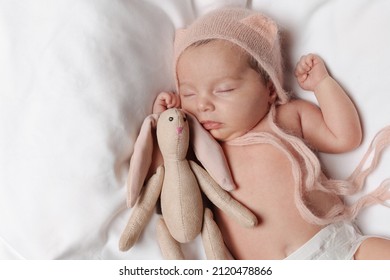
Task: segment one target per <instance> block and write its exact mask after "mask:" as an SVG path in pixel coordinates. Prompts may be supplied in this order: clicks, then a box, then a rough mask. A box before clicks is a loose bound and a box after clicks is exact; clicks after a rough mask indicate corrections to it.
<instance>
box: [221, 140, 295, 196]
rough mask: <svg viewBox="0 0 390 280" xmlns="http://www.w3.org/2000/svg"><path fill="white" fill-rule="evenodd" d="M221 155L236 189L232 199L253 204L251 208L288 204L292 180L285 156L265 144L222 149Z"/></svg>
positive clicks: (292, 185)
mask: <svg viewBox="0 0 390 280" xmlns="http://www.w3.org/2000/svg"><path fill="white" fill-rule="evenodd" d="M225 152H226V157H227V159H228V162H229V165H230V168H231V171H232V175H233V178H234V180H235V182H236V184H237V187H238V189H237V190H236V191H234V194H233V195H234V196H235V198H236V199H239V200H242V201H250V200H255V201H254V204H257V203H259V201H260V200H261V201H263V202H264V203H266V204H273V203H276V204H280V200H281V199H284V200H285V201H286V200H287V201H291V202H292V200H293V193H294V178H293V175H292V171H291V163H290V161H289V159H288V157H287V156H286V154H284V153H283V152H281V151H280V150H278V149H276V148H274V147H273V146H271V145H268V144H255V145H248V146H232V147H226V149H225Z"/></svg>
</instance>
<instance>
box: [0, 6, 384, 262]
mask: <svg viewBox="0 0 390 280" xmlns="http://www.w3.org/2000/svg"><path fill="white" fill-rule="evenodd" d="M225 5H235V6H242V7H248V8H252V9H256V10H260V11H263V12H264V13H266V14H268V15H270V16H272V17H274V18H275V19H276V20H277V21H278V22H279V23H280V25H281V27H282V29H283V33H284V34H285V36H284V42H285V48H286V50H287V51H286V53H287V55H286V61H287V65H286V71H287V72H288V73H287V74H286V76H289V75H290V78H288V79H287V87H288V88H289V89H291V90H292V91H294V92H296V93H297V94H298V95H299V96H301V97H302V98H307V99H311V100H312V94H311V93H306V92H303V91H302V90H300V89H299V88H298V86H297V84H296V83H295V81H294V79H293V78H292V75H291V71H292V68H293V65H294V64H295V63H296V62H297V60H298V59H299V57H300V56H301V55H303V54H306V53H308V52H315V53H318V54H319V55H321V56H322V57H323V58H324V60H325V61H326V63H327V66H328V68H329V69H330V71H331V73H332V74H333V76H334V77H335V78H336V79H337V80H338V81H339V82H340V83H341V84H342V85H343V86H344V88H345V89H346V90H347V92H348V93H349V94H350V96H351V97H352V99H353V101H354V102H355V103H356V106H357V107H358V109H359V112H360V114H361V118H362V120H363V125H364V133H365V138H364V141H363V144H362V146H361V147H360V148H359V149H357V150H355V151H353V152H350V153H347V154H342V155H321V157H322V159H323V160H324V163H325V166H326V168H327V169H328V170H329V172H330V174H331V175H332V176H333V177H335V178H346V177H347V176H348V175H349V174H350V173H351V172H352V170H353V169H354V167H355V166H356V165H357V163H358V161H359V160H360V158H361V157H362V155H363V153H364V152H365V150H366V149H367V146H368V144H369V142H370V140H371V139H372V137H373V136H374V134H375V133H376V132H377V131H378V130H379V129H380V128H381V127H383V126H385V125H387V124H390V113H389V109H388V108H387V107H388V104H390V78H389V73H390V71H389V66H390V52H389V50H390V32H389V30H388V29H389V27H390V17H389V14H390V2H389V1H386V0H382V1H381V0H375V1H372V0H355V1H342V0H328V1H325V0H297V1H290V0H252V1H249V0H248V1H245V0H193V1H190V0H187V1H186V0H185V1H183V0H164V1H161V0H143V1H126V0H62V1H61V0H58V1H51V0H20V1H13V0H0V259H159V258H161V254H160V251H159V248H158V245H157V241H156V238H155V223H156V218H157V215H154V216H153V218H152V220H151V221H150V223H149V224H148V226H147V228H146V229H145V231H144V233H143V234H142V235H141V238H140V240H139V242H138V243H137V244H136V245H135V246H134V247H133V248H132V249H131V250H130V251H128V252H125V253H123V252H120V251H119V250H118V240H119V236H120V233H121V231H122V230H123V228H124V226H125V224H126V221H127V219H128V217H129V215H130V210H129V209H127V208H126V205H125V198H126V196H125V181H126V175H127V171H128V164H129V159H130V156H131V154H132V149H133V143H134V140H135V138H136V135H137V133H138V130H139V127H140V124H141V121H142V120H143V118H144V117H145V116H146V115H147V114H149V113H150V112H151V106H152V104H153V100H154V98H155V96H156V94H157V93H158V92H160V91H162V90H171V89H173V81H172V77H171V73H172V68H171V60H172V53H171V51H172V41H173V37H174V32H175V29H176V28H179V27H184V26H186V25H187V24H189V23H190V22H192V20H193V19H195V18H196V17H197V16H199V15H201V14H203V13H205V12H207V11H209V10H211V9H214V8H217V7H220V6H225ZM389 166H390V152H389V151H388V152H387V153H385V154H384V157H383V158H382V160H381V163H380V165H379V167H378V169H377V170H376V171H375V173H374V174H373V175H372V176H370V177H369V180H368V185H369V187H368V188H367V189H366V190H365V192H366V191H369V190H371V189H373V188H375V187H376V186H377V185H378V184H379V182H380V181H382V180H383V179H385V178H387V177H389V175H390V172H389V168H388V167H389ZM358 223H359V225H360V227H361V228H362V230H363V232H365V233H370V234H380V235H386V236H388V237H389V236H390V209H388V208H386V207H383V206H374V207H370V208H369V209H367V210H365V211H363V212H362V213H361V215H360V216H359V217H358ZM185 253H186V255H187V257H188V258H204V253H203V250H202V246H201V242H200V238H198V239H197V240H196V241H195V242H193V243H191V244H189V245H186V246H185Z"/></svg>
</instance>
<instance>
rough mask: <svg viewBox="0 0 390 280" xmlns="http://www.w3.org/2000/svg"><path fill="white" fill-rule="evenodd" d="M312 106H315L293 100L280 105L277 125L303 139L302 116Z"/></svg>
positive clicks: (299, 100)
mask: <svg viewBox="0 0 390 280" xmlns="http://www.w3.org/2000/svg"><path fill="white" fill-rule="evenodd" d="M312 106H315V105H314V104H311V103H310V102H308V101H305V100H302V99H293V100H291V101H289V102H288V103H286V104H282V105H279V106H278V107H277V108H276V123H277V124H278V126H279V127H281V128H282V129H284V130H285V131H288V132H290V133H293V134H294V135H296V136H299V137H302V126H301V114H302V112H304V111H307V110H308V109H310V108H311V107H312Z"/></svg>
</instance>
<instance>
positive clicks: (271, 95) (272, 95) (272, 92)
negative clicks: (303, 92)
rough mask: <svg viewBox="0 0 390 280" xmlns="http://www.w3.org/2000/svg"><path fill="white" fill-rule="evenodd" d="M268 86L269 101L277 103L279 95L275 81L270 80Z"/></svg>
mask: <svg viewBox="0 0 390 280" xmlns="http://www.w3.org/2000/svg"><path fill="white" fill-rule="evenodd" d="M267 88H268V90H269V102H268V103H269V104H273V103H275V101H276V98H277V97H278V94H277V92H276V88H275V85H274V83H273V82H272V81H268V82H267Z"/></svg>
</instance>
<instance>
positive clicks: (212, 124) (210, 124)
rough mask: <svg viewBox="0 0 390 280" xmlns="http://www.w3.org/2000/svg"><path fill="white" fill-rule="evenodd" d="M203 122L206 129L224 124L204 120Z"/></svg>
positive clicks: (216, 127)
mask: <svg viewBox="0 0 390 280" xmlns="http://www.w3.org/2000/svg"><path fill="white" fill-rule="evenodd" d="M201 124H202V126H203V127H204V129H206V130H212V129H219V128H221V126H222V124H221V123H219V122H214V121H202V122H201Z"/></svg>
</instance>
